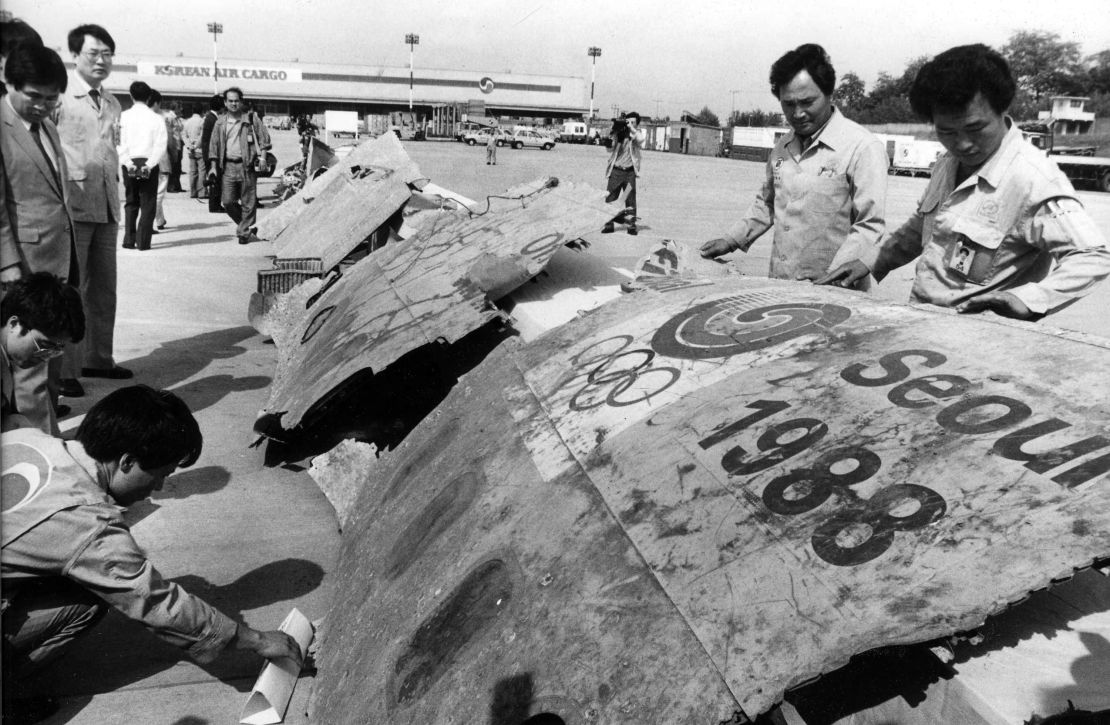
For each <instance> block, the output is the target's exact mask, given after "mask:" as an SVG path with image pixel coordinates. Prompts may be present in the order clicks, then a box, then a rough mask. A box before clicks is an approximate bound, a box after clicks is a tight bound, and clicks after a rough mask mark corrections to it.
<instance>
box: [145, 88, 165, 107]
mask: <svg viewBox="0 0 1110 725" xmlns="http://www.w3.org/2000/svg"><path fill="white" fill-rule="evenodd" d="M161 102H162V94H161V93H159V92H158V91H156V90H154V89H153V88H151V89H150V100H149V101H147V102H146V104H147V105H148V106H154V105H156V104H159V103H161Z"/></svg>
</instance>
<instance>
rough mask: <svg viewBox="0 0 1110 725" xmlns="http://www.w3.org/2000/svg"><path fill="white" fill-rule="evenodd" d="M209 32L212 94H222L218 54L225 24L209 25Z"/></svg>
mask: <svg viewBox="0 0 1110 725" xmlns="http://www.w3.org/2000/svg"><path fill="white" fill-rule="evenodd" d="M208 32H209V33H212V92H213V93H219V92H220V60H219V53H218V52H217V46H218V40H219V37H220V33H222V32H224V26H223V23H209V24H208Z"/></svg>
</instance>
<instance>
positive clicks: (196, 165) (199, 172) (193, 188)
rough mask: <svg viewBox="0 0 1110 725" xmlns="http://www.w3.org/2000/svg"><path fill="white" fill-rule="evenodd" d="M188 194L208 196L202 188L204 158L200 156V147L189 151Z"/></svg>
mask: <svg viewBox="0 0 1110 725" xmlns="http://www.w3.org/2000/svg"><path fill="white" fill-rule="evenodd" d="M189 196H191V197H194V198H195V197H202V196H208V192H207V191H205V189H204V159H203V158H201V153H200V149H195V150H193V151H190V152H189Z"/></svg>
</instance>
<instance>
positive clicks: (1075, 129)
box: [1037, 96, 1095, 135]
mask: <svg viewBox="0 0 1110 725" xmlns="http://www.w3.org/2000/svg"><path fill="white" fill-rule="evenodd" d="M1089 100H1091V99H1090V98H1087V97H1085V96H1052V98H1051V101H1052V110H1050V111H1041V112H1040V113H1038V114H1037V120H1039V121H1045V122H1047V121H1050V120H1051V121H1055V122H1056V124H1055V126H1054V127H1053V131H1054V132H1055V133H1057V134H1059V135H1064V134H1069V133H1090V131H1091V127H1092V126H1094V125H1095V114H1094V113H1092V112H1090V111H1087V110H1085V107H1086V104H1087V101H1089Z"/></svg>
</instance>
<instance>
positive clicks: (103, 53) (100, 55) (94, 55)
mask: <svg viewBox="0 0 1110 725" xmlns="http://www.w3.org/2000/svg"><path fill="white" fill-rule="evenodd" d="M81 55H83V56H85V57H86V58H88V59H89V60H103V61H106V62H108V63H111V62H112V58H115V57H116V54H115V53H113V52H112V51H110V50H85V51H82V52H81Z"/></svg>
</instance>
